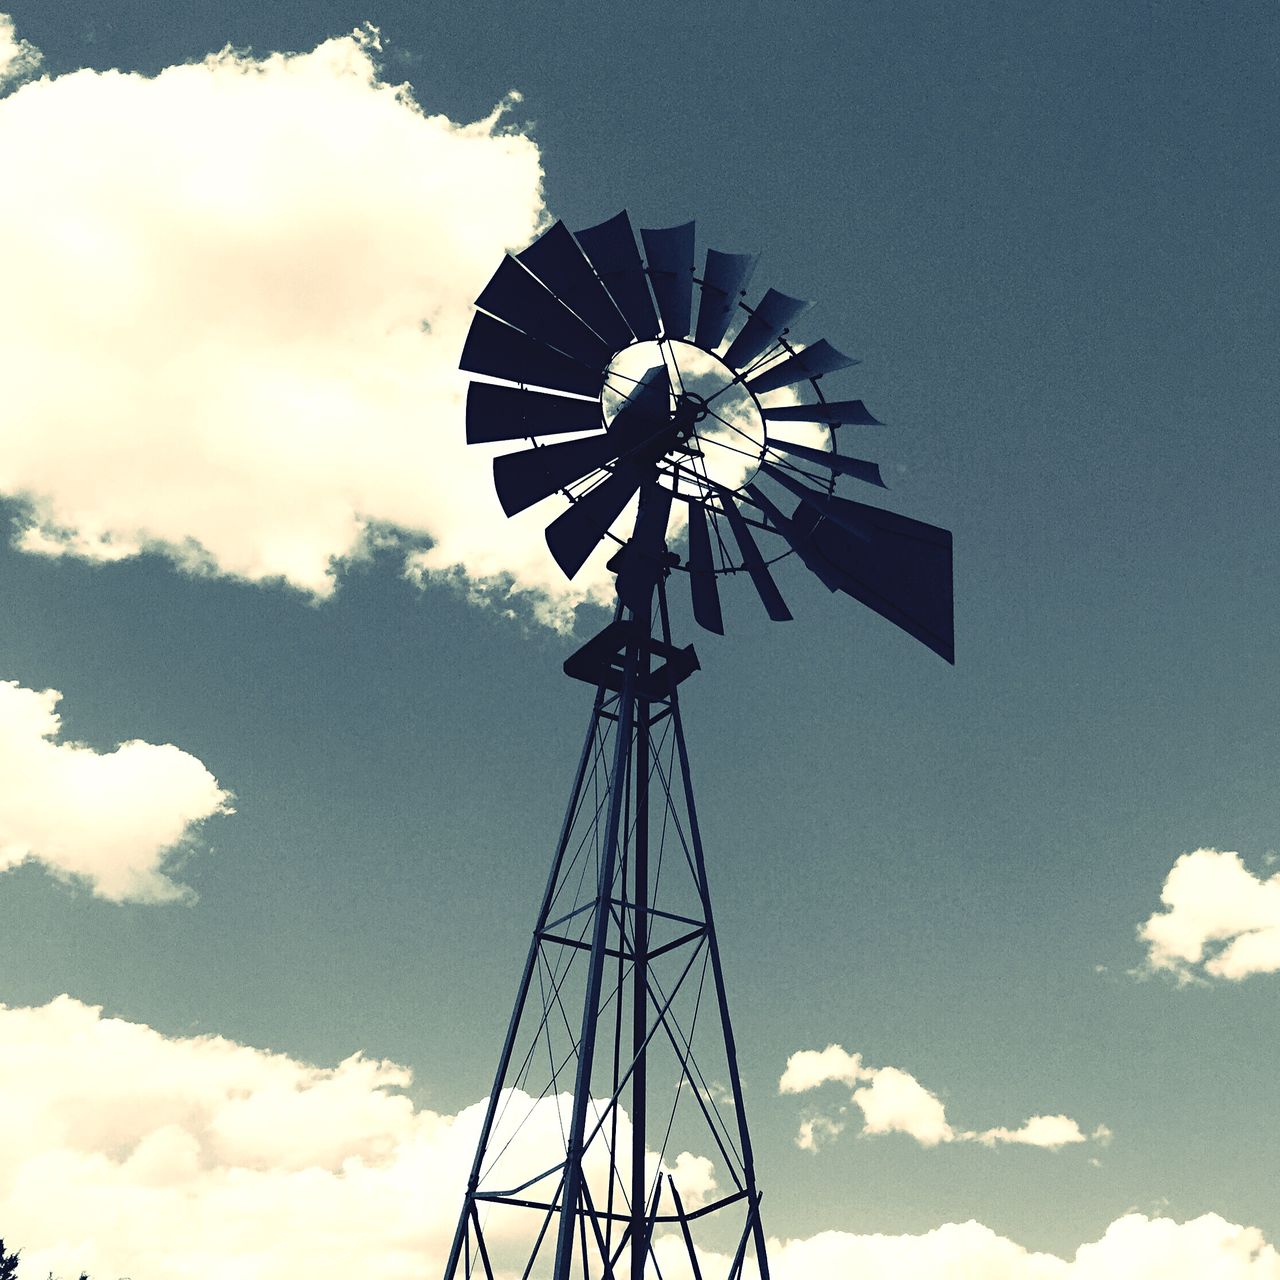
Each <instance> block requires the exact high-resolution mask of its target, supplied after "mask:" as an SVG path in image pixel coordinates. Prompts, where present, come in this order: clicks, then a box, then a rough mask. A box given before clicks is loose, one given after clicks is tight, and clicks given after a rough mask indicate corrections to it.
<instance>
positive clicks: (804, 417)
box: [762, 400, 884, 427]
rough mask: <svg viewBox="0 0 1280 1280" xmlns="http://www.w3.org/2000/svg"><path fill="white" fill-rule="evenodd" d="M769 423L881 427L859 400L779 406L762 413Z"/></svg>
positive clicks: (880, 423) (881, 423) (879, 422)
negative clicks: (821, 423) (847, 423)
mask: <svg viewBox="0 0 1280 1280" xmlns="http://www.w3.org/2000/svg"><path fill="white" fill-rule="evenodd" d="M762 412H763V413H764V416H765V418H766V419H767V420H768V421H769V422H825V423H827V424H828V425H829V426H833V427H834V426H836V425H837V424H838V423H841V422H850V423H853V424H854V425H855V426H859V427H882V426H884V423H883V422H881V421H880V419H879V418H873V417H872V416H871V414H870V413H868V412H867V406H866V405H865V404H863V403H862V401H861V400H828V401H826V402H825V403H821V404H780V405H776V406H773V407H766V408H765V409H764V410H763V411H762Z"/></svg>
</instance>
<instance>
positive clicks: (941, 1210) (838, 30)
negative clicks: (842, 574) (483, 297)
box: [0, 0, 1280, 1280]
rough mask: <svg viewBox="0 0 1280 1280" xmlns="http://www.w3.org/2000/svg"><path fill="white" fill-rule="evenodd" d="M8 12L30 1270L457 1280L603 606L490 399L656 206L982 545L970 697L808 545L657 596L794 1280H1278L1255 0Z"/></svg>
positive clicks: (7, 724)
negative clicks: (798, 302)
mask: <svg viewBox="0 0 1280 1280" xmlns="http://www.w3.org/2000/svg"><path fill="white" fill-rule="evenodd" d="M9 14H10V16H9V17H7V18H0V174H2V175H3V191H4V197H3V199H0V246H2V251H3V253H4V259H5V261H4V270H3V276H2V277H0V279H2V280H3V290H2V292H0V298H2V299H3V301H2V303H0V397H3V400H2V405H3V408H2V411H0V517H2V518H3V522H4V536H3V545H0V600H2V601H3V607H2V608H0V1006H3V1008H0V1048H2V1049H3V1051H2V1052H0V1079H2V1080H3V1088H0V1131H2V1132H3V1133H4V1135H5V1138H4V1142H3V1143H0V1235H2V1236H3V1238H4V1239H5V1240H6V1241H7V1242H11V1243H13V1244H18V1245H21V1246H22V1247H23V1248H24V1249H25V1250H26V1254H25V1258H26V1260H27V1266H26V1269H28V1270H30V1271H31V1273H32V1274H40V1275H43V1274H45V1272H46V1271H48V1270H53V1271H55V1272H65V1273H69V1274H79V1271H78V1269H79V1268H81V1267H83V1268H86V1269H88V1270H89V1271H90V1272H91V1273H92V1274H93V1275H94V1276H95V1278H101V1277H115V1276H124V1275H131V1276H133V1277H134V1278H135V1280H140V1278H142V1277H151V1276H156V1277H158V1276H169V1275H185V1276H191V1277H195V1278H197V1280H203V1278H204V1277H210V1278H212V1277H219V1278H221V1277H226V1276H229V1275H233V1276H236V1277H237V1278H239V1277H246V1278H247V1280H256V1278H257V1277H266V1276H268V1275H270V1276H272V1277H276V1278H278V1277H281V1276H284V1277H290V1276H302V1275H306V1274H314V1273H315V1270H314V1268H315V1267H317V1266H321V1265H322V1266H323V1267H331V1268H333V1269H334V1272H335V1273H344V1272H343V1267H346V1268H347V1270H348V1271H353V1269H354V1271H353V1273H354V1272H358V1273H359V1274H362V1275H368V1276H370V1277H372V1278H373V1280H402V1278H405V1280H407V1278H408V1277H410V1276H414V1277H416V1276H426V1275H434V1274H438V1273H439V1272H440V1270H441V1269H442V1267H443V1261H444V1251H445V1250H446V1249H447V1245H448V1239H449V1236H450V1234H451V1232H452V1227H453V1221H454V1217H455V1215H456V1209H457V1205H458V1203H459V1198H460V1194H461V1187H462V1185H463V1182H464V1180H465V1172H466V1167H467V1163H468V1160H469V1156H470V1151H471V1147H472V1145H473V1143H474V1139H475V1135H476V1132H477V1129H478V1124H479V1113H478V1111H477V1107H478V1106H479V1104H480V1103H481V1102H482V1101H483V1099H484V1098H485V1095H486V1092H487V1090H488V1089H489V1087H490V1084H491V1079H492V1070H493V1065H494V1061H495V1057H496V1053H497V1050H498V1047H499V1043H500V1038H501V1034H502V1031H503V1028H504V1026H505V1022H506V1017H507V1014H508V1011H509V1008H510V1001H511V998H512V995H513V992H514V989H515V984H516V979H517V976H518V972H519V967H520V965H521V963H522V962H523V958H524V951H525V948H526V946H527V941H528V931H529V928H530V927H531V925H532V921H533V916H534V912H535V910H536V906H537V895H538V894H539V892H540V891H541V887H542V882H543V879H544V878H545V874H546V866H547V861H548V859H549V857H550V854H551V851H552V845H553V841H554V839H555V835H556V833H557V831H558V827H559V822H560V819H561V816H562V810H563V805H564V803H565V801H566V799H567V794H568V788H569V784H570V781H571V774H572V769H573V766H574V763H575V761H576V756H577V751H578V747H579V744H580V741H581V734H582V732H583V730H584V729H585V726H586V721H587V718H588V715H589V712H590V691H589V690H587V689H585V688H584V687H583V686H580V685H578V684H575V683H574V682H572V681H569V680H567V679H566V678H565V677H564V676H563V674H562V673H561V670H560V664H561V663H562V661H563V659H564V657H565V656H566V655H567V654H568V653H569V652H571V651H572V649H573V648H574V647H575V646H576V644H577V643H580V642H581V640H582V639H584V638H585V637H586V636H587V635H589V634H590V633H591V631H592V630H593V629H594V628H596V627H598V626H599V625H600V623H601V622H602V621H603V619H604V618H605V617H606V614H605V613H604V612H603V611H602V605H603V604H604V603H606V602H607V601H608V599H609V597H610V595H611V591H612V584H611V579H610V576H609V574H608V573H607V571H606V570H604V568H603V566H602V565H601V564H599V563H598V561H597V562H596V563H593V564H592V565H589V566H588V568H587V570H585V571H584V573H583V574H582V575H580V576H579V578H577V579H575V580H574V582H573V583H567V582H566V581H565V580H564V579H563V576H562V575H561V574H560V573H559V571H558V569H556V567H555V566H554V564H553V563H552V562H551V561H550V558H549V556H548V555H547V553H546V550H545V548H544V547H543V545H542V541H541V533H542V527H543V524H544V523H545V520H546V518H547V517H546V513H545V512H540V511H539V510H537V509H535V510H534V511H533V512H531V513H525V514H526V516H527V517H528V518H520V517H517V518H516V519H514V520H512V521H507V520H505V519H504V518H503V516H502V513H501V510H500V508H499V507H498V504H497V501H496V499H495V497H494V495H493V492H492V485H491V480H490V475H489V463H490V457H491V455H490V454H486V452H485V451H484V450H483V449H468V448H467V447H466V446H465V444H464V436H463V430H464V425H463V413H462V404H463V395H464V392H465V377H464V375H461V374H459V373H458V372H457V369H456V366H457V360H458V355H459V352H460V349H461V344H462V341H463V338H464V336H465V332H466V326H467V324H468V323H469V320H470V316H471V302H472V300H473V299H474V298H475V296H476V294H477V293H478V292H479V291H480V289H481V288H482V287H483V285H484V283H485V281H486V280H487V279H488V277H489V275H490V274H491V273H492V271H493V269H494V268H495V267H496V265H497V263H498V262H499V261H500V260H501V257H502V254H503V253H504V252H505V251H508V250H518V249H520V248H522V247H524V245H526V244H527V243H528V242H529V241H530V240H531V239H532V238H533V237H534V236H535V235H536V234H537V233H538V232H539V230H541V229H542V228H543V227H544V226H546V225H548V224H549V222H550V221H551V220H553V219H555V218H563V219H564V220H565V221H566V222H567V223H568V225H569V226H570V227H571V228H573V229H578V228H581V227H585V226H589V225H592V224H594V223H597V222H600V221H602V220H603V219H605V218H607V217H609V216H611V215H612V214H614V213H616V212H617V211H618V209H620V208H623V207H624V206H625V207H626V208H627V209H628V210H629V211H630V214H631V216H632V220H633V222H634V223H635V225H637V226H669V225H673V224H676V223H680V222H684V221H686V220H688V219H690V218H696V219H697V222H698V233H699V245H700V251H701V249H704V248H706V247H707V246H712V247H716V248H720V249H724V250H729V251H734V252H741V251H753V252H757V251H758V252H760V253H761V254H762V257H761V261H760V265H759V267H758V268H757V271H756V275H755V277H754V279H753V285H752V288H753V290H756V291H763V289H764V288H766V287H768V286H774V287H776V288H779V289H781V290H782V291H784V292H786V293H789V294H793V295H796V296H799V297H803V298H808V299H813V300H814V302H815V305H814V307H813V309H812V311H811V312H809V313H808V315H807V316H806V317H805V320H804V321H803V328H804V333H803V337H804V339H805V340H806V341H809V340H813V339H817V338H820V337H825V338H827V339H828V340H830V341H831V342H832V343H833V344H834V345H836V346H837V347H839V348H840V349H841V350H843V351H848V352H849V353H851V354H854V355H856V356H858V357H859V358H860V359H861V361H862V363H861V364H860V365H858V366H857V367H856V368H855V369H853V370H851V371H848V372H845V373H842V374H840V375H838V379H839V393H840V395H841V396H849V397H853V396H856V397H860V398H862V399H864V400H865V401H866V403H867V405H868V406H869V408H870V409H871V410H872V412H873V413H874V414H875V415H876V417H877V418H879V419H881V420H882V421H883V422H884V423H885V424H886V425H885V426H884V427H880V428H854V427H848V428H843V429H842V430H844V431H845V432H847V433H850V434H852V433H854V432H858V433H860V434H858V435H857V436H856V437H855V439H856V443H857V446H858V447H857V448H853V447H852V444H849V445H843V444H842V447H845V448H846V450H847V451H849V452H853V453H855V454H858V455H859V456H866V457H871V458H874V459H875V460H876V461H878V462H879V463H880V464H881V466H882V468H883V470H884V474H885V477H886V479H887V482H888V484H889V492H888V493H887V494H886V495H885V498H884V503H885V505H887V506H890V507H892V509H894V510H896V511H900V512H902V513H903V514H906V515H909V516H912V517H915V518H917V519H922V520H926V521H929V522H930V523H933V524H938V525H941V526H944V527H946V528H948V529H950V530H952V531H953V534H954V539H955V581H956V650H957V654H956V665H955V667H954V668H952V667H950V666H948V665H947V664H946V663H944V662H942V661H940V660H939V659H938V658H937V657H936V656H935V655H934V654H932V653H930V652H928V651H927V650H926V649H925V648H924V647H923V646H921V645H919V644H917V643H915V642H914V641H913V640H911V639H910V638H909V637H907V636H906V635H904V634H903V633H901V632H899V631H897V630H896V629H895V628H893V627H891V626H890V625H889V624H887V623H886V622H885V621H884V620H883V619H881V618H879V617H877V616H875V615H874V614H872V613H870V612H868V611H866V610H864V609H861V608H860V607H859V606H857V605H856V604H854V602H852V601H851V600H849V599H847V598H846V597H844V596H840V595H829V594H828V593H827V592H826V591H825V590H823V589H822V588H821V586H820V584H818V583H816V582H815V581H813V580H812V579H809V578H807V577H806V576H805V574H804V573H803V571H802V570H801V569H800V568H799V567H798V566H796V565H794V564H792V563H790V562H788V563H787V564H785V565H784V566H781V567H780V569H779V574H778V576H779V581H780V585H781V587H782V589H783V591H784V593H785V595H786V597H787V599H788V601H789V603H790V604H791V606H792V610H793V612H794V613H795V615H796V617H795V620H794V621H793V622H790V623H786V624H774V623H771V622H769V621H768V620H767V618H766V617H765V616H764V613H763V610H762V609H761V607H760V602H759V601H758V600H757V599H755V598H754V597H753V596H751V593H750V592H749V591H746V590H736V591H732V592H731V591H729V590H726V591H725V592H724V593H723V597H724V602H725V607H726V635H725V637H724V638H723V639H721V638H718V637H715V636H711V635H709V634H707V633H705V632H695V628H694V624H693V621H692V618H691V616H690V613H689V610H688V607H687V603H686V602H685V601H684V600H683V599H680V600H679V602H678V604H677V608H676V612H675V618H674V623H675V626H676V629H677V631H678V632H679V633H680V634H681V635H682V637H683V638H684V640H685V641H692V642H694V643H696V645H697V650H698V654H699V657H700V660H701V665H702V670H701V671H700V672H698V673H697V675H696V676H694V677H693V678H692V679H691V680H690V681H689V682H688V683H687V684H686V685H685V686H684V688H683V690H682V704H683V712H684V718H685V722H686V728H687V732H688V735H689V740H690V750H691V753H692V766H693V775H694V781H695V785H696V789H697V797H698V807H699V817H700V822H701V826H702V829H703V836H704V840H705V841H706V845H707V855H708V861H709V873H710V876H711V883H712V891H713V895H714V900H715V903H716V910H717V922H718V929H719V934H720V944H721V948H722V952H723V955H724V962H725V969H726V976H727V982H728V987H729V997H730V1003H731V1007H732V1010H733V1015H734V1026H735V1031H736V1033H737V1040H738V1045H739V1057H740V1061H741V1067H742V1073H743V1080H744V1087H745V1090H746V1100H747V1106H748V1109H749V1115H750V1120H751V1128H752V1134H753V1138H754V1140H755V1146H756V1152H757V1166H758V1175H759V1181H760V1185H761V1187H762V1189H763V1191H764V1195H765V1198H764V1203H763V1213H764V1219H765V1225H766V1230H767V1233H768V1235H769V1236H770V1238H771V1241H773V1244H772V1246H771V1257H772V1258H773V1260H774V1270H775V1274H776V1275H777V1276H779V1277H780V1280H789V1278H790V1277H800V1276H808V1275H813V1274H833V1275H835V1274H858V1275H860V1276H864V1277H867V1278H868V1280H882V1278H883V1280H888V1278H890V1277H893V1278H895V1280H896V1278H897V1277H906V1278H907V1280H914V1278H915V1277H924V1276H929V1277H942V1278H943V1280H953V1278H954V1280H960V1278H961V1277H972V1276H979V1275H980V1276H983V1277H995V1278H996V1280H1005V1278H1007V1280H1045V1278H1046V1277H1049V1278H1052V1280H1110V1278H1111V1277H1114V1276H1121V1275H1123V1276H1126V1277H1131V1276H1136V1277H1148V1276H1149V1277H1152V1278H1153V1280H1154V1277H1161V1278H1162V1280H1165V1278H1169V1277H1172V1278H1173V1280H1180V1278H1181V1277H1183V1276H1186V1277H1197V1278H1199V1277H1203V1276H1206V1275H1214V1276H1221V1277H1224V1278H1226V1280H1237V1278H1238V1277H1239V1278H1243V1280H1259V1278H1266V1280H1274V1278H1276V1277H1280V1208H1278V1206H1277V1200H1276V1197H1275V1193H1274V1187H1275V1185H1276V1183H1277V1181H1278V1180H1280V1129H1278V1128H1277V1121H1276V1117H1277V1116H1278V1115H1280V1084H1278V1083H1277V1077H1276V1073H1275V1068H1274V1064H1275V1061H1276V1059H1277V1056H1278V1054H1280V1023H1278V1022H1277V1019H1276V1016H1275V1014H1276V1009H1277V1003H1276V1001H1277V995H1278V994H1280V867H1278V866H1277V852H1278V851H1280V814H1278V812H1277V805H1276V800H1275V796H1276V768H1277V762H1278V761H1280V682H1277V681H1276V680H1275V678H1274V674H1273V673H1274V671H1275V669H1276V666H1277V661H1278V659H1280V640H1278V639H1277V637H1280V604H1278V602H1277V601H1278V597H1277V592H1276V589H1275V568H1274V566H1275V564H1276V563H1277V555H1278V553H1280V531H1278V530H1280V526H1278V524H1277V521H1276V518H1275V514H1274V510H1275V500H1274V489H1275V477H1276V475H1277V472H1278V468H1280V446H1278V445H1277V443H1276V436H1275V425H1274V424H1275V412H1274V405H1275V402H1276V399H1277V392H1280V369H1278V367H1277V361H1276V333H1277V303H1276V299H1277V297H1280V288H1278V287H1277V286H1278V285H1280V280H1277V275H1278V274H1280V268H1278V267H1277V259H1276V255H1275V252H1274V244H1273V241H1274V232H1273V228H1274V227H1275V225H1276V220H1277V213H1278V212H1280V210H1278V209H1277V196H1278V194H1280V180H1278V179H1277V176H1276V174H1277V172H1278V168H1277V165H1276V163H1275V156H1276V141H1277V136H1276V135H1277V126H1276V123H1275V111H1274V101H1275V94H1276V89H1277V62H1278V60H1280V54H1278V53H1277V50H1280V29H1278V28H1280V18H1278V17H1277V14H1276V11H1275V9H1274V6H1271V5H1265V4H1262V3H1237V4H1231V3H1229V4H1219V5H1214V6H1209V5H1207V4H1203V3H1199V2H1198V0H1195V2H1193V0H1149V2H1147V3H1135V4H1132V5H1126V6H1117V5H1113V4H1102V3H1067V4H1063V5H1058V6H1053V7H1043V6H1036V7H1029V6H1023V5H1015V4H1012V3H1003V2H996V0H981V2H980V3H975V4H969V5H964V6H961V5H952V4H944V3H941V2H937V3H923V2H918V0H909V2H908V3H901V4H895V5H888V4H878V3H866V4H859V5H849V4H841V5H837V4H834V3H832V4H819V3H814V4H806V5H796V6H794V7H792V8H790V9H787V10H779V9H778V7H777V6H765V5H756V4H738V5H734V6H719V5H712V4H704V3H699V4H694V5H675V4H666V3H656V4H649V5H628V6H599V5H588V4H585V3H578V2H577V0H571V2H569V3H565V4H561V5H557V6H555V7H554V8H553V7H551V6H540V7H538V8H536V9H534V8H530V7H529V6H501V5H496V4H492V3H472V4H468V5H455V4H447V3H441V4H437V5H431V6H424V5H407V4H402V3H393V2H390V0H386V2H382V0H362V3H360V4H359V5H354V4H350V3H345V2H343V3H338V2H337V0H323V2H320V3H314V4H310V5H307V6H281V5H270V6H262V5H246V4H235V3H225V2H221V0H211V2H210V3H207V4H204V5H201V6H179V5H170V6H160V7H157V6H152V5H148V4H142V3H106V4H95V5H87V4H85V3H83V0H39V3H34V2H33V3H20V4H14V3H13V0H10V5H9ZM836 377H837V376H833V378H832V384H833V385H834V383H835V381H836ZM828 394H830V390H828ZM859 496H860V495H859ZM733 585H735V586H737V585H738V584H737V583H736V582H735V583H734V584H733ZM689 1154H690V1156H691V1158H693V1157H698V1156H702V1155H705V1154H706V1153H703V1152H692V1153H689Z"/></svg>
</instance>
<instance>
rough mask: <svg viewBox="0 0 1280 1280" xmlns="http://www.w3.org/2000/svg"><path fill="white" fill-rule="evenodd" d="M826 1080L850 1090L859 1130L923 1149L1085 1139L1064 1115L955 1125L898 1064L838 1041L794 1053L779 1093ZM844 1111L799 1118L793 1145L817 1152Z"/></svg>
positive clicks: (1055, 1145)
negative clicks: (869, 1057) (875, 1061)
mask: <svg viewBox="0 0 1280 1280" xmlns="http://www.w3.org/2000/svg"><path fill="white" fill-rule="evenodd" d="M830 1083H838V1084H843V1085H846V1086H848V1087H849V1088H850V1089H851V1090H852V1092H851V1095H850V1097H851V1101H852V1103H853V1105H855V1106H856V1107H857V1108H858V1109H859V1110H860V1111H861V1112H862V1132H863V1133H869V1134H879V1133H905V1134H907V1135H908V1136H910V1137H912V1138H914V1139H915V1140H916V1141H917V1142H918V1143H920V1145H921V1146H924V1147H936V1146H938V1145H939V1143H943V1142H980V1143H982V1145H983V1146H987V1147H994V1146H996V1145H1007V1144H1013V1145H1017V1146H1026V1147H1043V1148H1045V1149H1046V1150H1049V1151H1057V1150H1059V1149H1060V1148H1061V1147H1065V1146H1072V1145H1075V1144H1076V1143H1081V1142H1085V1141H1087V1138H1086V1135H1085V1133H1084V1131H1083V1130H1082V1129H1081V1128H1080V1126H1079V1125H1078V1124H1077V1123H1076V1121H1074V1120H1072V1119H1071V1118H1070V1117H1069V1116H1063V1115H1052V1116H1041V1115H1037V1116H1031V1117H1030V1118H1029V1119H1028V1120H1026V1121H1024V1122H1023V1123H1022V1124H1021V1125H1020V1126H1019V1127H1018V1128H1016V1129H1010V1128H1008V1127H1006V1126H1004V1125H1000V1126H997V1127H995V1128H992V1129H981V1130H958V1129H955V1128H953V1127H952V1126H951V1124H950V1123H949V1122H948V1121H947V1113H946V1108H945V1107H944V1106H943V1103H942V1100H941V1099H940V1098H939V1097H938V1095H937V1094H935V1093H933V1092H932V1091H930V1090H929V1089H926V1088H925V1086H924V1085H922V1084H921V1083H920V1081H919V1080H917V1079H916V1078H915V1076H913V1075H912V1074H911V1073H910V1072H909V1071H903V1070H902V1069H901V1068H900V1067H871V1066H867V1065H866V1064H865V1063H864V1062H863V1060H862V1055H861V1054H860V1053H850V1052H849V1051H848V1050H847V1049H845V1048H844V1047H843V1046H842V1045H838V1044H829V1045H828V1046H827V1047H826V1048H825V1049H801V1050H799V1052H797V1053H793V1054H792V1055H791V1056H790V1057H789V1058H788V1059H787V1066H786V1069H785V1070H784V1071H783V1073H782V1078H781V1080H779V1081H778V1092H779V1093H788V1094H798V1093H808V1092H810V1091H811V1090H814V1089H819V1088H821V1087H822V1086H823V1085H824V1084H830ZM846 1111H847V1108H845V1107H841V1108H840V1109H839V1110H838V1111H837V1112H836V1113H835V1114H834V1115H832V1114H816V1115H812V1116H809V1117H808V1118H806V1119H805V1120H804V1121H802V1122H801V1125H800V1130H799V1133H798V1134H797V1135H796V1144H797V1145H798V1146H799V1147H801V1148H802V1149H804V1150H806V1151H816V1150H817V1149H818V1147H819V1146H820V1145H821V1144H822V1142H823V1141H824V1140H825V1139H829V1138H834V1137H836V1136H837V1135H838V1134H840V1133H841V1132H843V1130H844V1124H845V1122H844V1118H843V1117H844V1114H845V1112H846ZM1091 1136H1092V1137H1093V1139H1094V1140H1095V1141H1097V1142H1099V1143H1104V1144H1105V1143H1106V1142H1108V1141H1109V1140H1110V1138H1111V1131H1110V1130H1109V1129H1108V1128H1107V1127H1106V1126H1105V1125H1099V1126H1098V1127H1097V1128H1096V1129H1095V1130H1094V1132H1093V1134H1092V1135H1091Z"/></svg>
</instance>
